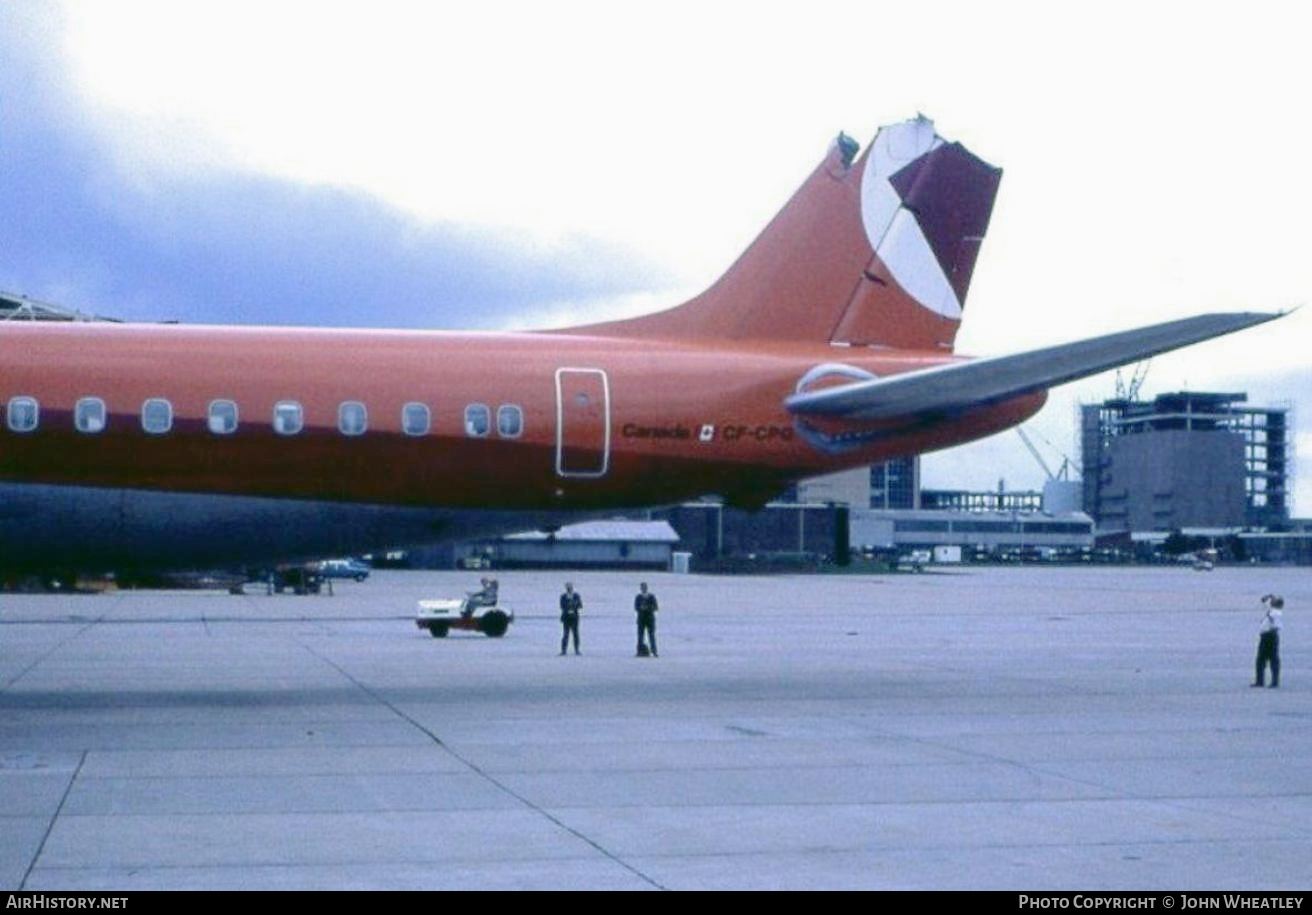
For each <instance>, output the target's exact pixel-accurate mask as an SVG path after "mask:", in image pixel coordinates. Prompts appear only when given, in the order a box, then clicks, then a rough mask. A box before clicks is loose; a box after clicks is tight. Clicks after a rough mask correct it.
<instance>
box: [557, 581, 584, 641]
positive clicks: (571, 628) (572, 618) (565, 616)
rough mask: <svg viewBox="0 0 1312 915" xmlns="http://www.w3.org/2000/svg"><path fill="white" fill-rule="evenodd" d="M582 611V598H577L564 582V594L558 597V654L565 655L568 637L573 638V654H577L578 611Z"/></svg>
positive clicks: (571, 584) (571, 588)
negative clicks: (571, 636) (559, 630)
mask: <svg viewBox="0 0 1312 915" xmlns="http://www.w3.org/2000/svg"><path fill="white" fill-rule="evenodd" d="M582 609H583V598H581V597H579V595H578V592H576V591H575V590H574V585H573V583H571V582H568V581H567V582H565V593H564V594H562V595H560V625H561V630H562V631H561V635H560V653H561V654H562V655H563V654H564V653H565V646H566V645H567V644H569V637H570V635H571V634H573V636H574V653H575V654H578V653H579V611H580V610H582Z"/></svg>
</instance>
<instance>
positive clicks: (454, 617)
mask: <svg viewBox="0 0 1312 915" xmlns="http://www.w3.org/2000/svg"><path fill="white" fill-rule="evenodd" d="M467 602H468V598H463V599H461V598H438V599H435V600H421V601H420V602H419V607H418V609H417V610H416V611H415V625H416V626H418V627H419V628H420V629H427V630H428V631H429V632H430V633H431V634H432V636H433V638H435V639H442V638H446V634H447V633H448V632H450V631H451V630H452V629H467V630H469V631H470V632H481V633H483V634H484V635H486V636H489V637H491V638H494V639H499V638H501V637H502V636H503V635H505V634H506V630H507V629H509V628H510V624H511V623H513V622H514V621H515V612H514V611H513V610H511V609H510V608H509V607H503V606H497V607H475V608H474V609H473V610H472V611H471V610H470V609H469V608H468V605H467Z"/></svg>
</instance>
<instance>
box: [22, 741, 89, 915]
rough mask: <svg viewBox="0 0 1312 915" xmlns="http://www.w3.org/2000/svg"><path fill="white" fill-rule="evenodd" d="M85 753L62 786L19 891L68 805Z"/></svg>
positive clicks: (25, 887)
mask: <svg viewBox="0 0 1312 915" xmlns="http://www.w3.org/2000/svg"><path fill="white" fill-rule="evenodd" d="M86 761H87V751H86V750H83V751H82V755H81V756H80V757H78V760H77V768H75V769H74V770H73V775H72V777H71V778H69V780H68V784H67V785H65V786H64V793H63V795H62V796H61V797H60V798H59V806H58V807H56V808H55V812H54V815H53V816H51V817H50V822H49V823H47V824H46V831H45V832H44V833H43V834H42V835H41V842H40V843H39V844H38V845H37V847H36V853H35V854H33V855H32V860H31V861H30V862H28V865H27V870H25V871H23V879H22V880H20V881H18V889H19V890H20V891H22V890H25V889H27V880H28V878H29V877H31V876H32V870H33V869H34V868H35V867H36V862H37V861H39V860H41V853H42V852H44V851H45V850H46V841H47V840H48V839H49V838H50V833H51V832H53V831H54V829H55V823H56V822H58V820H59V815H60V814H61V813H63V812H64V805H65V804H67V803H68V796H69V794H71V793H72V791H73V786H74V785H75V784H77V777H78V776H79V775H81V774H82V766H83V765H85V764H86Z"/></svg>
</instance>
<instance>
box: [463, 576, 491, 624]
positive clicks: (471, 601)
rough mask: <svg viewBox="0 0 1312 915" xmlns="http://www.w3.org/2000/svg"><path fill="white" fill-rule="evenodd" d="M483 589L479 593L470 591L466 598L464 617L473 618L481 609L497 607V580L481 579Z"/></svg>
mask: <svg viewBox="0 0 1312 915" xmlns="http://www.w3.org/2000/svg"><path fill="white" fill-rule="evenodd" d="M479 584H480V585H481V587H480V588H479V589H478V590H477V591H470V592H469V593H468V594H467V595H466V596H465V609H464V611H463V613H462V615H463V616H471V615H472V614H473V612H474V611H475V610H477V609H478V608H479V607H495V606H496V605H497V580H496V579H495V578H483V579H479Z"/></svg>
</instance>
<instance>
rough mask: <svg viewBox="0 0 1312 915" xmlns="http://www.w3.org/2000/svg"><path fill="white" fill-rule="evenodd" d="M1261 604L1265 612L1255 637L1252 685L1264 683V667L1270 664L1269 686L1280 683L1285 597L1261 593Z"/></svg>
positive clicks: (1276, 685)
mask: <svg viewBox="0 0 1312 915" xmlns="http://www.w3.org/2000/svg"><path fill="white" fill-rule="evenodd" d="M1262 605H1263V606H1264V607H1265V608H1266V612H1265V613H1264V614H1263V615H1262V629H1261V631H1260V632H1259V633H1258V637H1257V664H1256V667H1257V670H1256V676H1255V677H1254V678H1253V683H1252V685H1253V686H1263V685H1265V683H1266V667H1267V665H1268V664H1269V665H1271V688H1272V689H1275V688H1276V687H1278V686H1279V685H1280V617H1281V616H1282V613H1281V611H1282V610H1283V609H1284V606H1285V599H1284V598H1283V597H1281V596H1280V595H1279V594H1263V595H1262Z"/></svg>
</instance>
